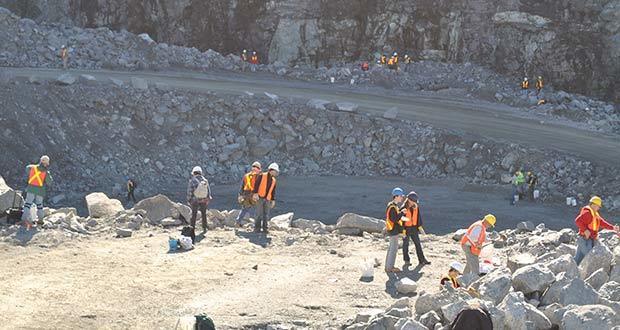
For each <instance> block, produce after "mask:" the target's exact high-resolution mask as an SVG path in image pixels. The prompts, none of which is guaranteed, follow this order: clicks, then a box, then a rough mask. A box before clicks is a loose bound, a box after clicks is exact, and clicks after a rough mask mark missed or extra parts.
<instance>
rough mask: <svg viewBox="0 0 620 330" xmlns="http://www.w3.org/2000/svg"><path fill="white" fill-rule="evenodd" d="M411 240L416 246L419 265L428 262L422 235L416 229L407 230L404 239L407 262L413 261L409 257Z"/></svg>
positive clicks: (404, 252)
mask: <svg viewBox="0 0 620 330" xmlns="http://www.w3.org/2000/svg"><path fill="white" fill-rule="evenodd" d="M409 239H411V240H412V241H413V244H414V245H415V254H416V255H417V256H418V263H424V262H426V258H425V257H424V252H422V244H420V235H419V233H418V228H416V227H412V228H407V235H406V236H405V237H403V257H404V259H405V262H410V261H411V258H410V257H409Z"/></svg>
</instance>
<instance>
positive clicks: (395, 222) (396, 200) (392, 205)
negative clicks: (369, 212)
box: [385, 188, 405, 273]
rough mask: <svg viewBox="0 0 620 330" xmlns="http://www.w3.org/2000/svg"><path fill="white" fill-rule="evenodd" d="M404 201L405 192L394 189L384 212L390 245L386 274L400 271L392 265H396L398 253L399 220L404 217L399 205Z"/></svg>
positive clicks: (400, 224)
mask: <svg viewBox="0 0 620 330" xmlns="http://www.w3.org/2000/svg"><path fill="white" fill-rule="evenodd" d="M404 200H405V192H404V191H403V190H402V189H401V188H394V189H393V190H392V201H391V202H389V203H388V205H387V209H386V210H385V228H386V230H387V234H388V235H389V237H390V245H389V247H388V251H387V256H386V260H385V272H386V273H397V272H400V269H398V268H396V267H394V264H395V263H396V254H397V253H398V240H399V239H400V233H401V232H402V231H403V229H402V220H401V218H402V217H403V216H404V212H403V211H402V210H401V207H400V205H401V204H402V203H403V201H404Z"/></svg>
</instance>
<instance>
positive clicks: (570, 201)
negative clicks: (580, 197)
mask: <svg viewBox="0 0 620 330" xmlns="http://www.w3.org/2000/svg"><path fill="white" fill-rule="evenodd" d="M572 204H573V198H572V197H566V206H571V205H572Z"/></svg>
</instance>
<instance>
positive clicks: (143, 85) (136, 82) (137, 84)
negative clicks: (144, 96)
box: [131, 77, 149, 90]
mask: <svg viewBox="0 0 620 330" xmlns="http://www.w3.org/2000/svg"><path fill="white" fill-rule="evenodd" d="M131 86H132V87H133V88H135V89H140V90H146V89H149V84H148V83H147V82H146V80H144V79H142V78H138V77H131Z"/></svg>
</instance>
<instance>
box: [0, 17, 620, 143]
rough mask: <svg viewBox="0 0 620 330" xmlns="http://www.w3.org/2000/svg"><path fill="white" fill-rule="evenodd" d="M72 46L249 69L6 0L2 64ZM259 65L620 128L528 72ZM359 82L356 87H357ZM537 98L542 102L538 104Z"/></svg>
mask: <svg viewBox="0 0 620 330" xmlns="http://www.w3.org/2000/svg"><path fill="white" fill-rule="evenodd" d="M63 44H64V45H69V46H70V47H71V54H70V58H71V59H70V67H71V68H82V69H120V70H165V69H169V68H187V69H192V70H199V71H206V70H212V69H222V70H229V71H241V70H242V69H243V68H244V65H243V63H242V61H241V60H240V57H239V56H238V55H232V54H230V55H227V56H224V55H222V54H220V53H218V52H216V51H213V50H207V51H205V52H201V51H199V50H198V49H196V48H187V47H179V46H174V45H168V44H165V43H159V44H158V43H156V42H154V41H153V40H152V39H151V38H150V37H149V36H148V35H147V34H140V35H135V34H132V33H129V32H127V31H120V32H115V31H112V30H110V29H108V28H105V27H102V28H97V29H82V28H78V27H73V26H65V25H61V24H47V23H41V24H37V23H35V22H34V21H32V20H30V19H27V18H19V17H18V16H16V15H14V14H12V13H11V12H10V11H8V10H6V9H4V8H0V66H12V67H20V66H23V67H46V68H47V67H52V68H59V67H61V66H62V61H60V60H59V59H58V53H59V48H60V46H61V45H63ZM258 70H259V71H263V72H269V73H272V74H275V75H278V76H282V77H288V78H295V79H302V80H309V81H317V80H318V81H324V82H325V81H331V79H332V78H333V79H334V82H335V83H337V84H346V85H350V84H353V85H355V86H360V85H361V86H381V87H384V88H388V89H401V90H423V91H432V92H437V91H441V90H447V89H461V90H465V91H466V93H467V94H468V95H473V96H475V97H477V98H482V99H487V100H490V101H496V102H500V103H504V104H509V105H512V106H519V107H526V108H527V107H529V108H530V112H532V113H535V114H547V115H549V116H556V117H563V118H567V119H570V120H573V121H575V122H577V123H579V124H580V125H583V124H584V122H585V124H587V126H585V127H587V128H592V127H593V128H596V129H599V130H602V131H608V132H619V130H620V111H619V110H620V109H615V106H614V104H613V103H606V102H602V101H597V100H593V99H591V98H588V97H585V96H582V95H573V94H568V93H566V92H563V91H553V89H552V82H550V84H549V85H548V86H547V87H546V88H545V91H544V98H545V100H546V101H547V104H546V105H544V106H535V105H536V103H537V101H538V98H537V97H536V96H534V95H531V96H530V97H524V96H522V94H521V92H520V90H519V89H518V82H519V79H521V77H518V78H517V77H510V78H507V77H504V76H502V75H499V74H497V73H495V72H493V71H492V70H490V69H486V68H484V67H481V66H478V65H474V64H471V63H465V64H446V63H441V62H435V61H428V60H427V61H421V62H416V63H413V64H410V65H408V66H407V67H403V70H402V71H401V72H399V73H395V72H393V71H392V70H387V69H385V68H381V67H373V69H372V70H371V71H368V72H364V71H362V70H361V68H360V66H359V63H350V64H342V65H338V66H335V67H332V68H326V67H320V68H317V69H315V68H312V67H309V66H296V67H293V68H291V67H289V66H287V65H284V64H281V63H274V64H268V65H259V66H258ZM352 88H356V87H352ZM533 106H535V107H533Z"/></svg>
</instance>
